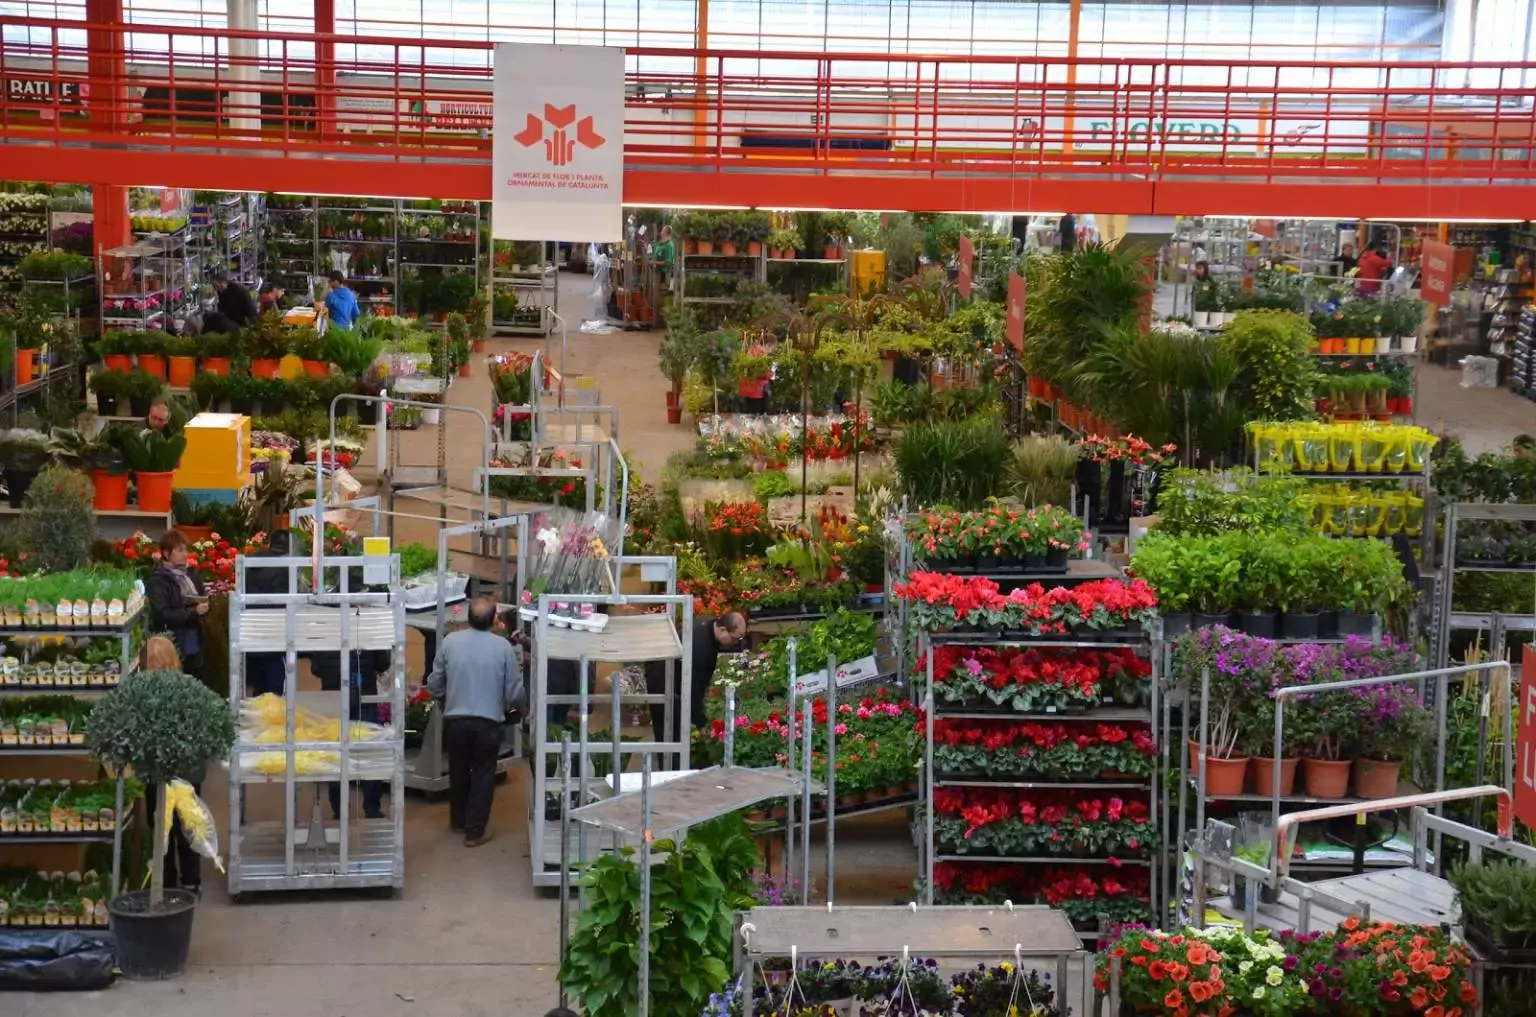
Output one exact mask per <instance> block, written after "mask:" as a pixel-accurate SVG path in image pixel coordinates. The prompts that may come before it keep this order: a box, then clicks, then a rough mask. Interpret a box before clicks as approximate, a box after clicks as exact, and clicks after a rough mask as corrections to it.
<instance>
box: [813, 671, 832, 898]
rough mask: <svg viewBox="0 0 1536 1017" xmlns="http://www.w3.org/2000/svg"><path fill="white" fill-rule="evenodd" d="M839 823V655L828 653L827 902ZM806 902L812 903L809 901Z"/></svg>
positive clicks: (830, 895) (830, 890)
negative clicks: (836, 831)
mask: <svg viewBox="0 0 1536 1017" xmlns="http://www.w3.org/2000/svg"><path fill="white" fill-rule="evenodd" d="M836 824H837V657H835V656H833V655H832V654H830V653H829V654H827V903H828V904H831V903H832V900H833V897H834V896H835V890H836V887H837V862H836V859H835V857H834V855H833V853H832V852H833V848H834V845H835V841H836V837H837V835H836V833H835V832H834V831H835V828H836ZM806 903H810V902H809V901H807V902H806Z"/></svg>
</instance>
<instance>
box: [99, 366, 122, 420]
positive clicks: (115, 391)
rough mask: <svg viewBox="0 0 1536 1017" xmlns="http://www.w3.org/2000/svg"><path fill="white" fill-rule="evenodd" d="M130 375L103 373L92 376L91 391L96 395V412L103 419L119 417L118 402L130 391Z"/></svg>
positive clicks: (111, 372) (113, 372) (114, 372)
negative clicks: (119, 398)
mask: <svg viewBox="0 0 1536 1017" xmlns="http://www.w3.org/2000/svg"><path fill="white" fill-rule="evenodd" d="M128 378H129V375H127V374H124V373H122V372H119V371H102V372H100V373H99V374H93V375H91V391H92V392H95V393H96V412H97V414H99V415H100V416H103V417H115V416H117V400H118V397H120V396H122V395H123V394H124V393H125V392H126V391H127V389H128Z"/></svg>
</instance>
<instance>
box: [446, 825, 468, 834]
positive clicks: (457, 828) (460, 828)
mask: <svg viewBox="0 0 1536 1017" xmlns="http://www.w3.org/2000/svg"><path fill="white" fill-rule="evenodd" d="M448 829H450V830H452V831H453V832H454V833H463V832H464V827H463V826H461V825H460V824H458V823H449V824H448Z"/></svg>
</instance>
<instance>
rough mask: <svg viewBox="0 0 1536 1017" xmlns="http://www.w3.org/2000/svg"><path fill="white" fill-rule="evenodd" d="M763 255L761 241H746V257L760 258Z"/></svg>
mask: <svg viewBox="0 0 1536 1017" xmlns="http://www.w3.org/2000/svg"><path fill="white" fill-rule="evenodd" d="M762 255H763V242H762V241H761V240H748V241H747V257H749V258H760V257H762Z"/></svg>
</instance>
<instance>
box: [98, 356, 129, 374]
mask: <svg viewBox="0 0 1536 1017" xmlns="http://www.w3.org/2000/svg"><path fill="white" fill-rule="evenodd" d="M101 366H102V367H105V368H106V369H107V370H109V371H116V372H118V373H119V374H131V373H133V355H132V354H130V353H108V354H107V355H106V356H104V357H102V358H101Z"/></svg>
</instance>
